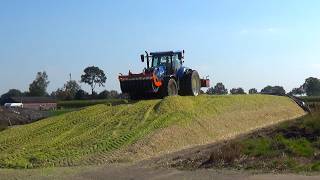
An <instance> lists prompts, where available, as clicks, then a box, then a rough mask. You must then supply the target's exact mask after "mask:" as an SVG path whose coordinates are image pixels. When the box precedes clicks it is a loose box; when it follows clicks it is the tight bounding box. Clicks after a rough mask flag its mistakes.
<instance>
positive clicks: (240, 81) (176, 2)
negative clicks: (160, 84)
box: [0, 0, 320, 94]
mask: <svg viewBox="0 0 320 180" xmlns="http://www.w3.org/2000/svg"><path fill="white" fill-rule="evenodd" d="M319 9H320V1H318V0H305V1H302V0H281V1H279V0H241V1H240V0H224V1H221V0H198V1H195V0H192V1H191V0H135V1H134V0H118V1H116V0H113V1H111V0H90V1H89V0H54V1H52V0H28V1H25V0H0V94H2V93H5V92H7V91H8V90H9V89H12V88H16V89H20V90H22V91H27V90H28V87H29V84H30V83H31V82H32V81H33V80H34V78H35V76H36V73H37V72H38V71H46V72H47V74H48V76H49V81H50V84H49V87H48V92H49V93H50V92H51V91H53V90H56V89H57V88H61V87H62V86H63V84H64V83H65V82H66V81H67V80H68V79H69V74H70V73H71V74H72V79H73V80H77V81H79V80H80V76H81V74H82V73H83V69H84V68H85V67H87V66H92V65H94V66H98V67H100V68H101V69H103V70H104V71H105V73H106V75H107V83H106V86H105V87H102V88H99V89H97V91H101V90H103V89H108V90H111V89H115V90H118V91H119V90H120V87H119V82H118V79H117V76H118V74H119V73H127V72H128V70H131V71H132V72H137V73H138V72H141V71H142V69H143V68H144V67H145V64H143V63H141V62H140V58H139V55H140V54H142V53H143V52H144V51H145V50H147V51H166V50H182V49H184V50H185V52H186V53H185V66H187V67H191V68H193V69H196V70H198V71H199V73H200V76H202V77H205V76H207V75H208V76H209V77H210V79H211V85H212V86H213V85H215V84H216V83H217V82H223V83H224V84H225V85H226V87H227V88H228V89H231V88H235V87H243V88H244V89H245V90H248V89H249V88H257V89H259V90H260V89H262V88H263V87H265V86H266V85H281V86H284V87H285V89H286V90H290V89H292V88H294V87H298V86H300V85H301V84H303V82H304V80H305V79H306V78H307V77H310V76H313V77H318V78H320V11H319ZM81 87H82V88H83V89H85V90H87V91H89V86H88V85H85V84H81Z"/></svg>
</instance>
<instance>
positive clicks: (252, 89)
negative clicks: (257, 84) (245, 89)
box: [249, 88, 258, 94]
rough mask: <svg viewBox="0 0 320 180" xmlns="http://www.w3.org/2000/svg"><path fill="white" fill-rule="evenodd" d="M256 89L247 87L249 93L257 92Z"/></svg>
mask: <svg viewBox="0 0 320 180" xmlns="http://www.w3.org/2000/svg"><path fill="white" fill-rule="evenodd" d="M257 93H258V90H257V89H256V88H251V89H249V94H257Z"/></svg>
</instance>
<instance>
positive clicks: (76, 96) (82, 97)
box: [74, 89, 89, 100]
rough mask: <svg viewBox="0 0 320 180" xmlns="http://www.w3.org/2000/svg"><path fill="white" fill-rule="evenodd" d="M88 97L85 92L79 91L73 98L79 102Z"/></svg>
mask: <svg viewBox="0 0 320 180" xmlns="http://www.w3.org/2000/svg"><path fill="white" fill-rule="evenodd" d="M88 96H89V94H88V93H87V92H85V91H84V90H82V89H80V90H78V91H77V93H76V94H75V96H74V98H75V99H77V100H81V99H87V97H88Z"/></svg>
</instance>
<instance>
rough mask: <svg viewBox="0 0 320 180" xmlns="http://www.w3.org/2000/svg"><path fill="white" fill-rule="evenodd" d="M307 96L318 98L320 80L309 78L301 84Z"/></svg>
mask: <svg viewBox="0 0 320 180" xmlns="http://www.w3.org/2000/svg"><path fill="white" fill-rule="evenodd" d="M303 89H304V90H305V92H306V94H307V96H320V80H319V79H317V78H314V77H309V78H307V79H306V81H305V83H304V84H303Z"/></svg>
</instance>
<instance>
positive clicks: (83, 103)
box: [57, 99, 128, 109]
mask: <svg viewBox="0 0 320 180" xmlns="http://www.w3.org/2000/svg"><path fill="white" fill-rule="evenodd" d="M127 103H128V100H125V99H97V100H72V101H59V102H58V104H57V106H58V108H62V109H70V108H71V109H74V108H83V107H88V106H93V105H97V104H107V105H119V104H127Z"/></svg>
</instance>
